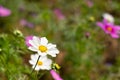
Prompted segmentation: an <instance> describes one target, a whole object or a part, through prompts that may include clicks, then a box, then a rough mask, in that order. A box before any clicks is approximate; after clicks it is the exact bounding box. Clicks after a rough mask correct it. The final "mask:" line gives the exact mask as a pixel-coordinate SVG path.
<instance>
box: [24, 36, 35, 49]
mask: <svg viewBox="0 0 120 80" xmlns="http://www.w3.org/2000/svg"><path fill="white" fill-rule="evenodd" d="M32 39H33V36H27V37H26V38H25V43H26V45H27V46H28V47H29V46H32V45H31V44H30V43H29V40H32Z"/></svg>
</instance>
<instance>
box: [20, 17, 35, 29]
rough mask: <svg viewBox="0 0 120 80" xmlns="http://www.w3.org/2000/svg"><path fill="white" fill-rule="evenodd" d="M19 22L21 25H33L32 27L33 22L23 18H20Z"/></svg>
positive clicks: (30, 26)
mask: <svg viewBox="0 0 120 80" xmlns="http://www.w3.org/2000/svg"><path fill="white" fill-rule="evenodd" d="M20 24H21V26H27V27H29V28H33V27H34V24H33V23H31V22H28V21H27V20H25V19H21V20H20Z"/></svg>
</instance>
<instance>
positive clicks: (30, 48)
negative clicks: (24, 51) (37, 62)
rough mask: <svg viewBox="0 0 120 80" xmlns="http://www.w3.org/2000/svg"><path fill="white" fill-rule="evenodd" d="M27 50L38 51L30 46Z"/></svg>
mask: <svg viewBox="0 0 120 80" xmlns="http://www.w3.org/2000/svg"><path fill="white" fill-rule="evenodd" d="M28 49H29V50H31V51H38V49H36V48H35V47H32V46H30V47H29V48H28Z"/></svg>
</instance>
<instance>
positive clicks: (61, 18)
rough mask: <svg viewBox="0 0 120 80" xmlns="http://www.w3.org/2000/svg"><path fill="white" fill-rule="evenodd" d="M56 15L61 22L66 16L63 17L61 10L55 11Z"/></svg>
mask: <svg viewBox="0 0 120 80" xmlns="http://www.w3.org/2000/svg"><path fill="white" fill-rule="evenodd" d="M54 14H55V15H56V17H57V18H58V19H59V20H63V19H64V18H65V16H64V15H63V13H62V12H61V10H60V9H55V10H54Z"/></svg>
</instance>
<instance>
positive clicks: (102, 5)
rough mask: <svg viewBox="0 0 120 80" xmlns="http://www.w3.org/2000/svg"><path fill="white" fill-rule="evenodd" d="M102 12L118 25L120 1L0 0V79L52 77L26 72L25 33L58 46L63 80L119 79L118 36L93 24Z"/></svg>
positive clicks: (119, 20) (49, 79)
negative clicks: (109, 15)
mask: <svg viewBox="0 0 120 80" xmlns="http://www.w3.org/2000/svg"><path fill="white" fill-rule="evenodd" d="M3 13H4V14H3ZM104 13H109V14H111V15H112V16H114V18H115V24H118V25H119V24H120V0H0V80H53V79H52V76H51V75H50V73H49V71H46V72H45V74H41V73H42V71H41V73H39V74H38V75H37V76H36V72H34V73H33V74H32V75H29V74H30V72H31V70H32V69H31V65H30V64H29V59H30V55H31V54H34V53H33V52H31V51H29V50H28V49H27V46H26V45H25V41H24V39H25V37H26V36H29V35H35V36H39V37H44V36H45V37H47V38H48V40H49V42H51V43H54V44H56V45H57V48H58V49H59V50H60V54H59V55H57V57H56V58H55V59H54V61H55V62H56V63H58V64H59V65H60V66H61V69H60V70H59V73H60V75H61V77H62V78H63V80H120V48H119V47H120V43H119V41H120V39H113V38H112V37H111V36H110V35H108V34H105V33H104V31H103V30H102V29H101V28H100V27H98V26H97V25H96V22H97V21H102V19H103V17H102V15H103V14H104ZM25 77H27V79H26V78H25Z"/></svg>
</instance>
